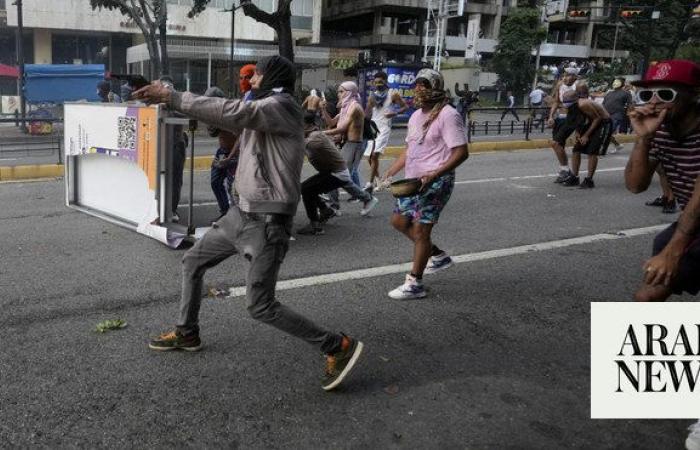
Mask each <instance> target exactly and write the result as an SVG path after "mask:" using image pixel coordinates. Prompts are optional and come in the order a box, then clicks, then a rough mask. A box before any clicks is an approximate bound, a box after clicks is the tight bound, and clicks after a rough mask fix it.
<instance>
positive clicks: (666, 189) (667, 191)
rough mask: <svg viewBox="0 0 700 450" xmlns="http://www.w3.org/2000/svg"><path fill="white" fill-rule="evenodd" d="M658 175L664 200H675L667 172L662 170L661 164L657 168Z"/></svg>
mask: <svg viewBox="0 0 700 450" xmlns="http://www.w3.org/2000/svg"><path fill="white" fill-rule="evenodd" d="M656 173H657V174H659V184H661V191H662V192H663V196H664V198H665V199H666V200H669V201H670V200H673V199H674V196H673V191H672V190H671V185H670V184H669V183H668V177H667V176H666V172H664V170H663V169H662V168H661V164H659V165H658V166H657V168H656Z"/></svg>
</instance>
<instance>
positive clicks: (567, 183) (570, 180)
mask: <svg viewBox="0 0 700 450" xmlns="http://www.w3.org/2000/svg"><path fill="white" fill-rule="evenodd" d="M579 183H580V180H579V178H578V177H575V176H573V175H571V176H570V177H569V178H567V179H566V180H564V182H563V183H562V185H563V186H578V185H579Z"/></svg>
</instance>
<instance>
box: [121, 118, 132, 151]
mask: <svg viewBox="0 0 700 450" xmlns="http://www.w3.org/2000/svg"><path fill="white" fill-rule="evenodd" d="M118 123H119V138H118V140H117V144H118V146H119V148H123V149H129V150H134V149H135V148H136V117H127V116H122V117H119V122H118Z"/></svg>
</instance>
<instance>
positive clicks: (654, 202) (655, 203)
mask: <svg viewBox="0 0 700 450" xmlns="http://www.w3.org/2000/svg"><path fill="white" fill-rule="evenodd" d="M644 204H645V205H647V206H664V205H665V204H666V199H665V198H664V196H663V195H661V196H659V197H656V198H655V199H654V200H649V201H648V202H645V203H644Z"/></svg>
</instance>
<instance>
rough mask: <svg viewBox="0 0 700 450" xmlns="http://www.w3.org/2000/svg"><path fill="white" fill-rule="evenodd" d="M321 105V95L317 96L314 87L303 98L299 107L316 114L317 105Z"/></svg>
mask: <svg viewBox="0 0 700 450" xmlns="http://www.w3.org/2000/svg"><path fill="white" fill-rule="evenodd" d="M320 105H321V97H319V95H318V92H316V89H311V92H310V93H309V95H308V96H307V97H306V98H305V99H304V102H303V103H302V104H301V107H302V108H303V109H304V110H305V111H308V112H312V113H314V114H318V107H319V106H320Z"/></svg>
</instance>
